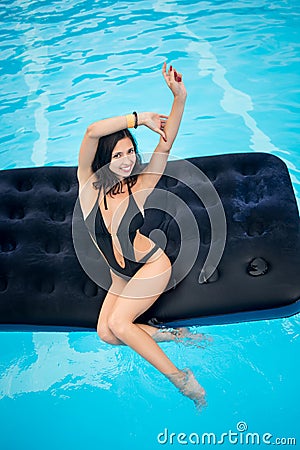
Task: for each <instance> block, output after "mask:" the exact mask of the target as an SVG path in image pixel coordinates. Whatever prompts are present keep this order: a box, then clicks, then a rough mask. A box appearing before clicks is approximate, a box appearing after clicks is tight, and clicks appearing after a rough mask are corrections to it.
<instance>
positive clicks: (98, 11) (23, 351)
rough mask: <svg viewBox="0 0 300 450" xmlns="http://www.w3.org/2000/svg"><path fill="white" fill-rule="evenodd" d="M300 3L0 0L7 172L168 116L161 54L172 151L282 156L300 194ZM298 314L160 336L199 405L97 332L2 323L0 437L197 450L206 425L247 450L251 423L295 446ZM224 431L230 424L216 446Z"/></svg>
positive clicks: (8, 442) (13, 441) (0, 159)
mask: <svg viewBox="0 0 300 450" xmlns="http://www.w3.org/2000/svg"><path fill="white" fill-rule="evenodd" d="M299 13H300V11H299V6H298V2H297V1H296V0H294V1H289V2H287V1H283V0H281V1H279V0H276V1H272V2H267V1H265V0H253V1H246V0H244V1H236V2H235V1H218V0H215V1H211V2H209V1H203V2H196V3H195V2H191V1H186V0H184V1H183V0H182V1H179V0H178V1H176V2H172V1H170V2H163V1H157V2H155V1H130V2H126V3H125V2H113V1H90V2H87V1H76V0H70V1H49V0H46V1H21V0H19V1H12V2H11V3H10V4H9V5H8V4H3V5H2V9H1V13H0V20H1V31H0V33H1V53H2V58H1V63H0V64H1V65H0V70H1V79H2V83H1V89H2V93H1V105H0V108H1V119H0V120H1V138H0V139H1V140H0V145H1V148H0V152H1V153H0V155H1V156H0V163H1V167H0V168H1V169H8V168H13V167H29V166H40V165H75V164H77V155H78V147H79V144H80V140H81V138H82V135H83V132H84V130H85V128H86V126H87V125H88V124H89V123H90V122H92V121H93V120H97V119H98V118H102V117H106V116H111V115H116V114H122V113H126V112H131V111H132V110H134V109H135V110H138V111H141V110H155V111H157V112H162V113H168V111H169V108H170V103H171V97H170V94H169V93H168V92H166V89H165V87H164V85H163V81H162V79H161V75H160V67H161V65H162V62H163V61H164V60H167V61H168V62H169V63H173V64H174V65H175V67H178V68H179V69H180V70H182V71H183V73H184V79H185V83H186V86H187V88H188V94H189V96H188V101H187V107H186V112H185V116H184V120H183V125H182V127H181V131H180V135H179V136H178V138H177V141H176V144H175V147H174V151H173V154H174V155H176V156H179V157H189V156H196V155H197V156H204V155H209V154H220V153H232V152H243V151H245V152H246V151H265V152H269V153H273V154H275V155H277V156H279V157H280V158H282V159H283V160H284V161H285V162H286V164H287V165H288V168H289V171H290V174H291V177H292V181H293V186H294V189H295V193H296V196H297V201H298V204H299V205H300V203H299V200H300V194H299V179H300V176H299V167H300V152H299V149H298V145H297V137H298V130H297V124H298V117H299V116H298V105H297V99H298V98H297V95H298V85H299V75H298V73H299V51H298V44H297V42H298V40H299V38H298V31H297V30H298V27H299V23H298V22H299ZM136 137H137V139H138V142H139V143H140V150H141V151H145V152H146V151H149V149H150V150H151V149H152V148H153V147H154V145H155V143H156V142H157V138H156V136H153V135H152V134H151V133H150V132H149V131H148V130H143V129H138V130H137V132H136ZM299 322H300V321H299V315H297V316H293V317H291V318H285V319H278V320H272V321H260V322H253V323H243V324H235V325H222V326H210V327H202V328H201V330H202V331H204V332H205V333H207V334H209V335H210V336H211V337H212V339H213V341H212V342H210V343H208V344H207V345H205V346H204V347H203V348H198V347H196V346H192V347H186V346H185V345H183V344H170V343H164V344H161V345H162V347H163V349H164V350H165V351H166V352H167V354H168V355H169V356H170V358H171V359H172V360H173V361H174V362H175V364H177V365H178V366H180V367H186V366H189V367H191V368H192V369H193V371H194V372H195V374H196V375H197V377H198V379H199V380H200V382H202V384H203V386H205V388H206V391H207V393H208V396H207V399H208V408H206V409H205V410H204V411H203V413H201V414H197V413H196V411H195V409H194V406H193V404H192V403H191V402H190V401H189V400H188V399H185V398H183V397H182V396H180V395H179V394H178V393H177V392H176V390H175V388H173V386H172V385H170V384H169V383H168V382H167V381H166V380H165V379H164V378H163V377H162V376H161V375H160V374H159V373H157V372H156V371H155V369H153V368H152V367H150V366H149V365H148V364H147V363H146V362H145V361H143V360H142V359H141V358H140V357H139V356H138V355H136V354H135V353H133V352H132V351H131V350H130V349H128V348H125V347H124V348H123V347H120V348H115V347H112V346H109V345H107V344H104V343H103V342H101V341H100V340H99V339H98V337H97V335H96V333H88V332H76V333H68V332H61V333H53V332H43V333H39V332H35V331H30V332H18V331H16V332H11V333H7V332H1V333H0V340H1V343H0V346H1V347H0V348H1V357H0V366H1V380H0V398H1V403H0V417H1V424H2V432H1V436H0V443H1V448H3V449H5V450H20V449H26V450H27V449H30V450H37V449H41V448H43V449H44V450H48V449H49V450H50V449H51V450H52V449H59V450H60V449H64V450H69V449H74V450H81V449H87V448H97V449H98V448H99V450H100V449H106V448H110V449H118V450H119V449H120V450H130V449H133V450H135V449H143V450H144V449H145V450H148V449H149V450H153V449H158V448H162V447H165V448H182V447H183V446H184V445H185V446H186V447H192V448H194V447H197V444H196V442H197V434H198V435H199V436H202V434H203V433H213V434H214V436H215V439H216V443H215V444H214V443H213V440H214V436H213V435H211V437H210V439H211V440H212V443H211V445H215V446H218V445H220V446H221V448H224V449H230V448H232V447H233V445H235V446H236V447H242V446H245V447H246V444H243V438H242V437H243V436H245V431H243V430H245V428H246V427H248V430H247V431H248V432H251V433H257V435H256V437H255V439H256V441H255V442H257V440H258V439H260V445H259V446H260V447H264V446H266V445H268V444H267V441H268V438H267V437H266V436H264V434H266V433H270V434H272V438H270V441H271V442H274V443H275V439H276V438H283V439H288V438H295V439H297V441H298V442H300V436H299V431H298V428H299V427H298V420H297V418H298V416H299V407H298V404H299V400H300V399H299V393H298V392H299V389H298V385H299V382H298V379H299V362H298V361H299V359H298V355H299ZM230 430H232V432H236V433H237V435H231V437H230V438H229V436H227V437H226V438H225V437H224V443H222V440H221V435H222V433H228V434H229V435H230ZM181 432H182V433H185V434H186V438H184V437H182V436H181V437H179V433H181ZM171 433H175V436H174V435H173V437H170V436H171ZM191 433H194V434H191ZM186 439H187V440H188V439H189V444H183V443H180V441H184V440H186ZM230 439H231V441H230ZM234 439H238V442H239V443H238V444H234V442H232V441H234ZM253 439H254V438H253ZM263 439H265V443H264V442H263ZM207 440H208V437H207ZM164 441H166V443H165V444H164ZM217 442H219V444H217ZM284 442H285V441H284V440H282V441H281V443H282V444H284ZM194 443H195V444H194ZM292 443H293V442H292V441H290V442H288V441H286V444H290V446H292ZM253 445H254V447H255V446H256V445H257V446H258V444H257V443H256V444H255V443H254V444H253ZM209 446H210V445H209V443H208V442H206V447H209ZM249 446H251V445H248V447H249ZM198 447H200V444H199V445H198ZM293 447H294V448H297V446H295V445H294V446H293Z"/></svg>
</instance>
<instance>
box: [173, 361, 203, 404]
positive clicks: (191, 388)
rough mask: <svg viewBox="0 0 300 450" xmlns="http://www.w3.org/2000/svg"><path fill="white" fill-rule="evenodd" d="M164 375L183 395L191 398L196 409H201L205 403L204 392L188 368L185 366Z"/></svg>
mask: <svg viewBox="0 0 300 450" xmlns="http://www.w3.org/2000/svg"><path fill="white" fill-rule="evenodd" d="M166 377H167V378H168V379H169V380H170V381H171V382H172V383H173V384H174V385H175V386H176V387H177V388H178V389H179V391H180V392H181V393H182V394H183V395H185V396H186V397H188V398H190V399H191V400H193V402H194V403H195V405H196V408H197V409H198V410H202V408H204V407H205V406H206V405H207V403H206V400H205V395H206V392H205V390H204V389H203V387H202V386H201V385H200V384H199V383H198V381H197V380H196V378H195V376H194V374H193V372H192V371H191V370H190V369H188V368H185V369H183V370H179V371H178V372H176V373H172V374H168V375H166Z"/></svg>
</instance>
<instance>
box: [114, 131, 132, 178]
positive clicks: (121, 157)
mask: <svg viewBox="0 0 300 450" xmlns="http://www.w3.org/2000/svg"><path fill="white" fill-rule="evenodd" d="M135 162H136V154H135V151H134V147H133V144H132V142H131V140H130V139H129V138H128V137H125V138H124V139H121V140H120V141H119V142H118V143H117V145H116V146H115V148H114V149H113V151H112V154H111V161H110V164H109V168H110V170H111V171H112V172H114V173H115V174H116V175H117V177H118V178H120V179H122V178H125V177H128V176H129V175H130V174H131V172H132V170H133V168H134V165H135Z"/></svg>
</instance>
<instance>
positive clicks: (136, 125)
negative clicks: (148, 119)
mask: <svg viewBox="0 0 300 450" xmlns="http://www.w3.org/2000/svg"><path fill="white" fill-rule="evenodd" d="M132 114H133V115H134V119H135V123H134V128H137V127H138V115H137V112H136V111H133V113H132Z"/></svg>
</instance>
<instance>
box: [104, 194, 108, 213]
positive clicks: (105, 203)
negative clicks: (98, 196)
mask: <svg viewBox="0 0 300 450" xmlns="http://www.w3.org/2000/svg"><path fill="white" fill-rule="evenodd" d="M104 208H105V209H106V210H107V209H108V207H107V201H106V194H104Z"/></svg>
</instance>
